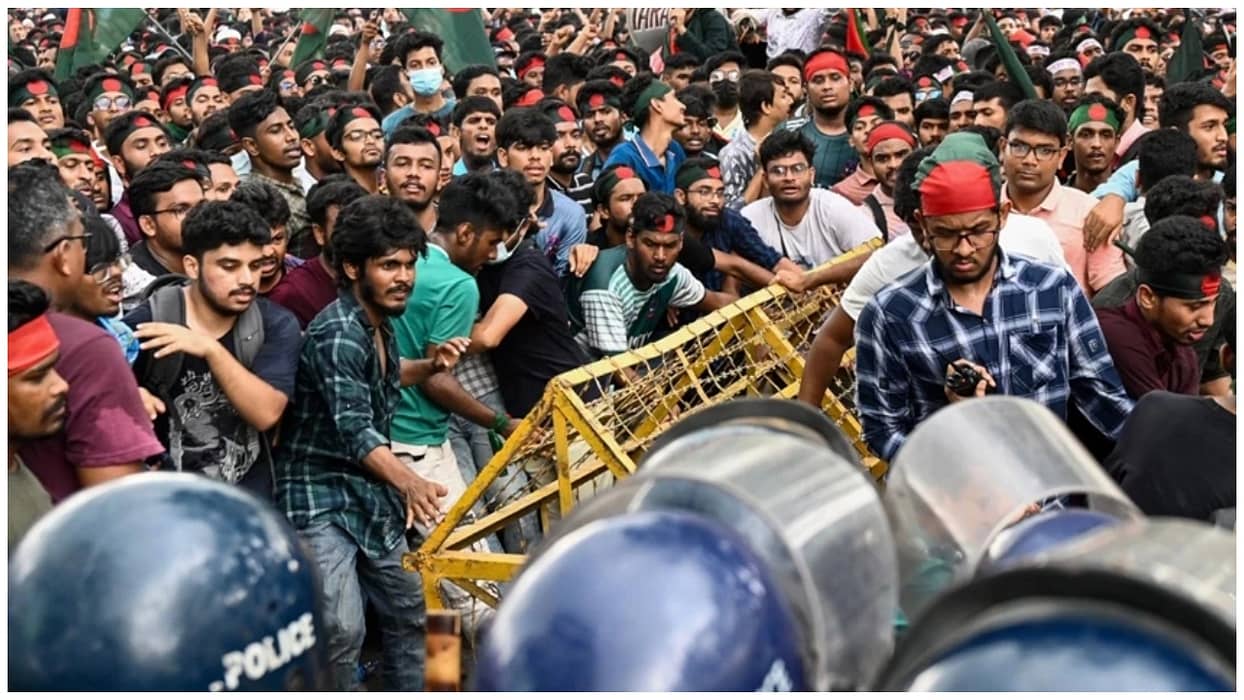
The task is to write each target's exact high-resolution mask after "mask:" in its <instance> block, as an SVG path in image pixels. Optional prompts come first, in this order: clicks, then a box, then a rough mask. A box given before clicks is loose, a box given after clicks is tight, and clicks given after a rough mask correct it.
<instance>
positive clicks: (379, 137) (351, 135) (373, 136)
mask: <svg viewBox="0 0 1244 700" xmlns="http://www.w3.org/2000/svg"><path fill="white" fill-rule="evenodd" d="M345 138H346V140H347V141H350V142H353V143H358V142H360V141H363V140H365V139H366V140H369V141H379V142H383V141H384V132H383V131H381V130H380V129H372V130H371V131H363V130H362V129H355V130H353V131H347V132H346V133H345Z"/></svg>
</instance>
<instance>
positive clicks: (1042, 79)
mask: <svg viewBox="0 0 1244 700" xmlns="http://www.w3.org/2000/svg"><path fill="white" fill-rule="evenodd" d="M1024 72H1025V73H1027V74H1028V80H1029V81H1031V82H1032V86H1033V87H1034V88H1041V90H1042V91H1043V94H1044V95H1045V99H1050V98H1052V97H1053V96H1054V76H1052V75H1050V72H1049V71H1048V70H1046V69H1045V67H1044V66H1039V65H1036V64H1032V65H1028V66H1024Z"/></svg>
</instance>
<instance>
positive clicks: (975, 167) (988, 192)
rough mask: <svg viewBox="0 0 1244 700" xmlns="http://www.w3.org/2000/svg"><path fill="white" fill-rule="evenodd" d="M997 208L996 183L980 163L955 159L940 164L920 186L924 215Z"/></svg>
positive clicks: (921, 205) (922, 212)
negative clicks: (994, 185) (994, 186)
mask: <svg viewBox="0 0 1244 700" xmlns="http://www.w3.org/2000/svg"><path fill="white" fill-rule="evenodd" d="M996 206H998V198H997V196H996V194H995V193H994V188H993V180H992V179H991V178H990V175H989V171H988V170H987V169H986V168H985V167H984V166H983V165H981V164H980V163H977V162H974V161H970V160H955V161H948V162H943V163H939V164H938V165H937V166H936V167H934V168H933V169H932V170H931V171H929V174H928V176H927V177H925V178H924V181H923V182H922V183H920V210H921V214H923V215H924V216H945V215H947V214H962V213H964V212H969V211H981V210H982V209H993V208H994V207H996Z"/></svg>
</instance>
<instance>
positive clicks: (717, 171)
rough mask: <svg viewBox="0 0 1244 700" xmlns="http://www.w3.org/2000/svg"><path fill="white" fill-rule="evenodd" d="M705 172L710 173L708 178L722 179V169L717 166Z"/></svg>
mask: <svg viewBox="0 0 1244 700" xmlns="http://www.w3.org/2000/svg"><path fill="white" fill-rule="evenodd" d="M704 172H706V173H708V176H709V177H711V178H713V179H714V180H720V179H721V168H719V167H717V166H716V165H713V166H710V167H707V168H705V169H704Z"/></svg>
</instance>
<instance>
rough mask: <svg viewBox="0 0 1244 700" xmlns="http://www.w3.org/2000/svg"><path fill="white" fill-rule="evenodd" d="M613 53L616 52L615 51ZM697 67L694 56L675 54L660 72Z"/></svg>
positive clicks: (698, 61)
mask: <svg viewBox="0 0 1244 700" xmlns="http://www.w3.org/2000/svg"><path fill="white" fill-rule="evenodd" d="M614 51H616V49H615V50H614ZM611 53H612V52H611ZM783 55H786V54H783ZM773 60H774V61H776V60H777V58H774V59H773ZM772 63H773V61H770V64H772ZM637 65H641V66H642V64H637ZM699 65H700V59H698V58H696V57H695V54H692V53H687V52H682V53H676V54H674V55H673V56H670V57H669V58H667V59H665V68H664V70H662V71H661V72H662V73H672V72H674V71H676V70H681V69H683V68H697V67H699Z"/></svg>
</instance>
